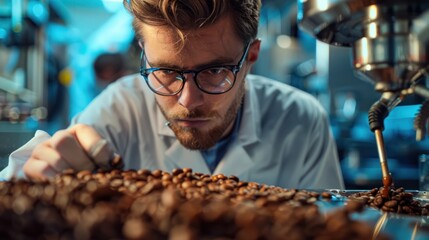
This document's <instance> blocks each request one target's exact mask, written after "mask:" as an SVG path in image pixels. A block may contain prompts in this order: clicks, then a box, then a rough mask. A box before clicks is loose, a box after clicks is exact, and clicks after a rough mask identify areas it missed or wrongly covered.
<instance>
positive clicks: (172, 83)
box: [11, 0, 344, 189]
mask: <svg viewBox="0 0 429 240" xmlns="http://www.w3.org/2000/svg"><path fill="white" fill-rule="evenodd" d="M124 2H125V5H126V6H127V8H128V9H129V10H130V12H131V13H132V14H133V15H134V22H133V26H134V28H135V31H136V34H137V35H138V36H139V38H140V45H141V48H142V55H141V56H142V57H141V75H142V76H139V75H134V76H129V77H125V78H122V79H121V80H119V81H116V82H115V83H112V84H111V85H109V87H108V88H107V89H106V90H105V91H103V92H102V93H101V94H100V95H99V96H98V97H97V98H96V99H95V100H94V101H93V102H92V103H91V104H90V105H89V106H88V107H87V108H86V110H84V111H83V112H82V113H81V114H80V115H78V116H77V117H75V118H74V121H73V124H72V125H71V126H70V127H69V128H68V129H66V130H62V131H59V132H57V133H56V134H54V135H53V136H52V137H49V136H46V135H45V134H39V133H38V134H36V135H37V136H36V139H37V138H39V139H38V140H37V141H38V142H40V141H41V140H43V142H42V143H40V144H38V145H37V146H36V147H35V148H34V146H32V144H31V142H30V143H29V145H30V146H26V147H28V148H24V149H21V150H20V151H18V152H17V153H13V154H12V155H11V158H17V160H18V161H17V162H19V159H21V161H22V162H21V163H22V164H24V167H23V169H24V173H25V175H26V176H27V177H30V178H45V177H47V176H53V175H54V174H56V173H59V172H61V171H62V170H63V169H66V168H70V167H71V168H75V169H77V170H83V169H89V170H92V169H94V168H96V167H97V166H96V165H102V166H104V167H106V163H107V162H108V161H109V159H111V158H112V156H113V154H112V151H110V150H109V149H110V148H109V147H107V145H103V141H102V140H103V139H106V140H107V141H108V142H109V143H110V144H111V146H112V148H113V150H114V151H115V152H116V153H117V154H119V155H120V156H122V158H123V160H124V162H125V168H131V169H140V168H147V169H162V170H166V171H171V170H173V169H174V168H183V167H188V168H192V169H193V170H194V171H195V172H203V173H214V174H216V173H223V174H226V175H236V176H238V177H239V178H240V179H241V180H243V181H255V182H259V183H265V184H270V185H277V186H281V187H286V188H313V189H316V188H343V187H344V185H343V180H342V176H341V172H340V168H339V164H338V157H337V154H336V146H335V143H334V141H333V139H332V136H331V134H330V130H329V125H328V120H327V116H326V113H325V112H324V111H323V109H322V107H321V106H320V105H319V104H318V102H317V101H316V100H315V99H314V98H313V97H311V96H310V95H308V94H306V93H304V92H301V91H299V90H297V89H293V88H292V87H290V86H287V85H284V84H282V83H279V82H276V81H273V80H269V79H266V78H263V77H258V76H252V75H248V73H249V71H250V69H251V66H252V64H253V63H254V62H255V61H256V60H257V58H258V53H259V47H260V41H259V40H258V39H256V35H257V25H258V18H259V10H260V1H259V0H221V1H219V0H217V1H216V0H199V1H195V0H192V1H191V0H189V1H176V0H164V1H162V0H160V1H153V0H152V1H145V0H131V1H129V2H127V1H124ZM285 57H287V56H285ZM33 141H36V140H34V139H33ZM100 143H101V144H100ZM33 148H34V150H33ZM26 149H30V150H31V156H29V157H28V156H25V155H26V154H24V153H25V150H26ZM94 149H96V150H94ZM99 149H101V150H100V151H99ZM23 152H24V153H23ZM28 152H30V151H28ZM27 159H28V160H27ZM16 164H17V165H19V164H18V163H16ZM15 173H16V172H15Z"/></svg>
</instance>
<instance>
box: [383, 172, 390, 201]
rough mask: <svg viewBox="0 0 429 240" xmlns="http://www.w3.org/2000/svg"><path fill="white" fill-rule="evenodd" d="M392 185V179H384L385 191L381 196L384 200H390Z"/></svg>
mask: <svg viewBox="0 0 429 240" xmlns="http://www.w3.org/2000/svg"><path fill="white" fill-rule="evenodd" d="M391 185H392V178H391V177H390V176H388V177H383V186H384V188H383V191H382V192H381V195H382V197H383V198H389V192H390V186H391Z"/></svg>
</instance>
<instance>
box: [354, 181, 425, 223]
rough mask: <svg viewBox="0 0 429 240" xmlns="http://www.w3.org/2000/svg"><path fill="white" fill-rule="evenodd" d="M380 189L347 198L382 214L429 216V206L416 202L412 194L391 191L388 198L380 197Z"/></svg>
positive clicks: (402, 189) (399, 189) (397, 189)
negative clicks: (360, 202)
mask: <svg viewBox="0 0 429 240" xmlns="http://www.w3.org/2000/svg"><path fill="white" fill-rule="evenodd" d="M382 188H383V187H381V188H374V189H372V190H370V191H367V192H358V193H354V194H351V195H350V196H349V198H350V199H353V200H357V201H362V202H364V203H365V204H366V205H368V206H370V207H373V208H377V209H380V210H382V211H384V212H393V213H398V214H406V215H416V216H428V215H429V204H427V203H426V204H425V203H421V202H420V201H417V200H416V199H415V198H414V196H413V194H412V193H409V192H406V191H405V190H404V188H402V187H400V188H396V189H391V190H390V195H389V198H383V197H382V191H383V189H382Z"/></svg>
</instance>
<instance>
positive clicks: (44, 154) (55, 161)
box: [32, 141, 71, 172]
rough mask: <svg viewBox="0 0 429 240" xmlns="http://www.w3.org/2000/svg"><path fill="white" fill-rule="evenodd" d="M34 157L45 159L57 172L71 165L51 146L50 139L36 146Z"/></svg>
mask: <svg viewBox="0 0 429 240" xmlns="http://www.w3.org/2000/svg"><path fill="white" fill-rule="evenodd" d="M32 158H34V159H37V160H39V159H43V161H44V162H46V163H47V165H48V166H49V167H50V168H52V170H54V171H56V172H61V171H63V170H64V169H67V168H71V166H70V165H69V164H68V163H67V162H66V161H64V160H63V159H62V157H61V155H60V153H59V152H57V151H56V150H55V149H53V148H52V147H51V143H50V141H46V142H43V143H41V144H39V145H38V146H36V148H34V150H33V153H32Z"/></svg>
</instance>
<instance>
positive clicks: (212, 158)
mask: <svg viewBox="0 0 429 240" xmlns="http://www.w3.org/2000/svg"><path fill="white" fill-rule="evenodd" d="M241 109H242V108H241V107H240V109H239V110H238V114H237V118H236V119H235V122H234V127H233V129H232V132H231V134H229V136H227V137H226V138H223V139H221V140H220V141H219V142H217V143H216V145H214V146H213V147H211V148H209V149H207V150H201V154H202V155H203V158H204V161H206V164H207V166H208V167H209V169H210V172H211V173H213V172H214V170H215V169H216V167H217V165H218V164H219V162H220V160H221V159H222V157H223V156H224V155H225V153H226V150H228V146H229V144H230V143H231V142H233V141H234V139H235V138H236V137H237V135H238V129H239V127H240V122H241V121H240V120H241V112H242V111H241Z"/></svg>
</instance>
